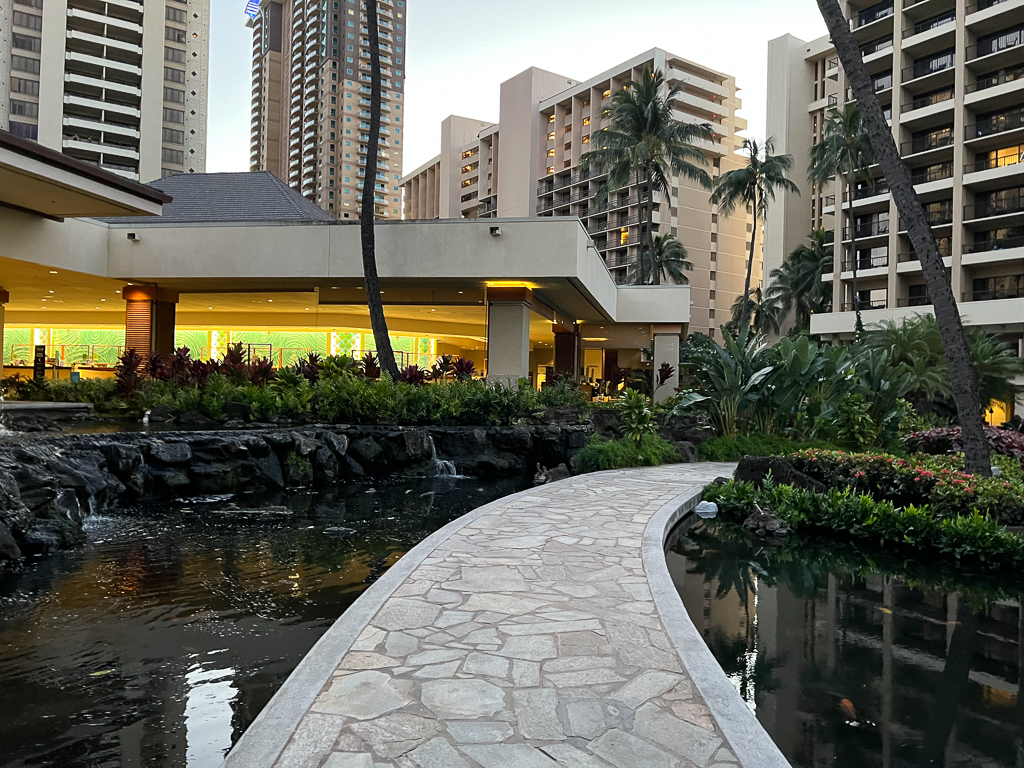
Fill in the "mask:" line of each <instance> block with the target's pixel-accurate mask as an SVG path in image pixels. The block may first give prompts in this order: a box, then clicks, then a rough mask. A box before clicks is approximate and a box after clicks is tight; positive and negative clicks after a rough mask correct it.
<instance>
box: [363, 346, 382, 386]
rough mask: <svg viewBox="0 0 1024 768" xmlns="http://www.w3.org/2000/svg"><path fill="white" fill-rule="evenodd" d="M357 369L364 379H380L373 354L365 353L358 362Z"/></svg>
mask: <svg viewBox="0 0 1024 768" xmlns="http://www.w3.org/2000/svg"><path fill="white" fill-rule="evenodd" d="M359 368H360V372H361V373H362V374H363V377H364V378H367V379H373V380H377V379H379V378H380V365H379V364H378V363H377V357H376V356H375V355H374V354H373V352H367V353H366V354H365V355H363V359H362V360H360V361H359Z"/></svg>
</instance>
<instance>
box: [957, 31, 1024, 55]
mask: <svg viewBox="0 0 1024 768" xmlns="http://www.w3.org/2000/svg"><path fill="white" fill-rule="evenodd" d="M1021 45H1024V30H1020V29H1018V30H1015V31H1013V32H1006V33H1004V34H1002V35H1000V36H999V37H997V38H996V39H994V40H989V41H988V42H987V43H982V44H979V45H969V46H967V51H966V54H967V61H973V60H974V59H980V58H981V57H982V56H990V55H991V54H993V53H999V52H1000V51H1005V50H1007V49H1009V48H1017V47H1019V46H1021Z"/></svg>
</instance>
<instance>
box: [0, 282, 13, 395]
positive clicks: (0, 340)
mask: <svg viewBox="0 0 1024 768" xmlns="http://www.w3.org/2000/svg"><path fill="white" fill-rule="evenodd" d="M10 300H11V294H10V293H8V292H7V291H5V290H4V289H3V288H0V376H3V375H4V349H5V347H4V312H5V307H4V305H5V304H7V302H9V301H10Z"/></svg>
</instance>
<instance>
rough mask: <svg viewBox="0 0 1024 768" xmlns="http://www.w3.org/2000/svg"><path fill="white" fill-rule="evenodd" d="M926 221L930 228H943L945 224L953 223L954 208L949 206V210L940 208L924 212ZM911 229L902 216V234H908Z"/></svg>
mask: <svg viewBox="0 0 1024 768" xmlns="http://www.w3.org/2000/svg"><path fill="white" fill-rule="evenodd" d="M924 217H925V220H926V221H927V222H928V225H929V226H932V227H941V226H942V225H944V224H952V223H953V206H952V204H950V205H949V207H948V208H939V209H937V210H933V211H925V212H924ZM908 228H909V227H908V226H907V221H906V219H904V218H903V217H902V216H901V217H900V232H906V231H907V229H908Z"/></svg>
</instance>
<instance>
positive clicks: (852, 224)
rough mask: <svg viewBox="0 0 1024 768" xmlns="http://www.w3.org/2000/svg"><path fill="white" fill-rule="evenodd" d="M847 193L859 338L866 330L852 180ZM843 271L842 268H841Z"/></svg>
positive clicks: (848, 184) (856, 324) (854, 300)
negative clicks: (858, 288)
mask: <svg viewBox="0 0 1024 768" xmlns="http://www.w3.org/2000/svg"><path fill="white" fill-rule="evenodd" d="M846 189H847V194H848V195H849V196H850V207H849V211H850V214H849V215H850V250H851V251H852V252H853V259H852V261H851V262H850V263H851V264H852V265H853V311H854V312H855V313H856V314H857V321H856V323H855V324H854V326H853V328H854V333H855V336H856V337H857V338H860V335H861V333H863V332H864V321H863V320H862V319H861V316H860V292H859V291H858V290H857V224H856V222H855V221H854V218H853V181H852V180H850V181H848V182H847V184H846ZM840 271H841V270H840Z"/></svg>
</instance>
